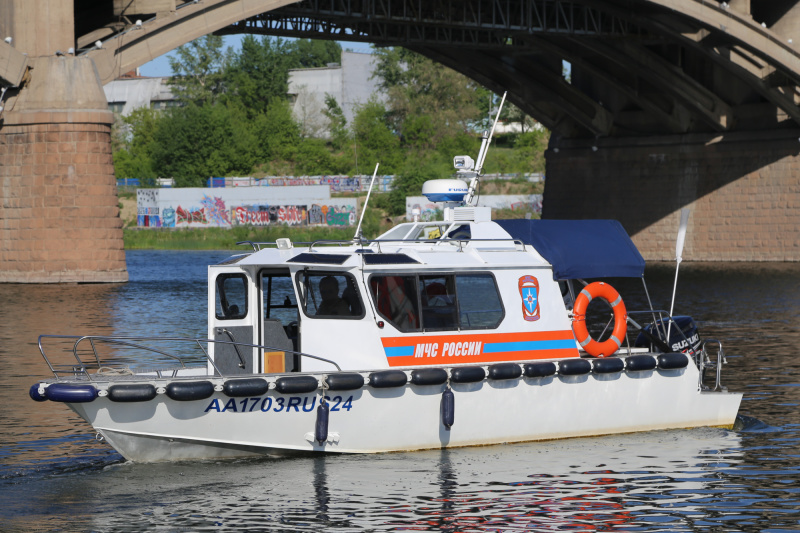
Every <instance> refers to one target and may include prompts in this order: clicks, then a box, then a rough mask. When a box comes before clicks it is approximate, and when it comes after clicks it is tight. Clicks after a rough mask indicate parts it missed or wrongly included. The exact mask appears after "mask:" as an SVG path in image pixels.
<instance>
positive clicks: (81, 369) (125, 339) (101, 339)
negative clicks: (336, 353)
mask: <svg viewBox="0 0 800 533" xmlns="http://www.w3.org/2000/svg"><path fill="white" fill-rule="evenodd" d="M45 339H76V341H75V343H74V344H73V346H72V350H71V352H72V355H73V356H74V357H75V360H76V361H77V363H78V365H77V366H76V367H73V368H72V370H71V372H72V373H73V374H78V373H81V374H84V375H85V376H86V377H87V379H89V380H90V381H93V378H92V375H91V374H89V372H88V370H87V368H89V366H88V365H87V364H86V362H85V361H83V360H82V359H81V357H80V356H79V355H78V349H79V346H80V343H82V342H83V341H88V342H89V344H90V346H91V347H92V348H91V353H92V355H93V357H94V360H95V363H96V365H97V367H98V368H100V367H101V366H102V363H101V361H100V356H99V354H98V351H97V346H96V344H95V343H96V342H97V343H107V344H115V345H120V346H128V347H131V348H136V349H140V350H143V351H145V352H151V353H156V354H159V355H163V356H165V357H169V358H171V359H175V360H176V361H178V362H179V363H180V365H181V368H186V365H185V363H184V358H182V357H181V356H178V355H174V354H171V353H169V352H165V351H163V350H160V349H158V348H156V347H153V346H147V345H144V344H141V343H139V342H130V341H160V342H187V343H192V344H197V346H198V348H199V349H200V351H201V352H202V353H203V355H204V356H205V358H206V360H207V361H208V363H210V364H211V366H212V367H213V368H214V371H215V373H216V374H218V375H219V376H221V377H225V374H223V373H222V372H221V371H220V369H219V368H218V367H217V365H216V364H215V363H214V360H213V358H212V357H211V356H210V355H209V353H208V351H207V350H206V349H205V348H204V347H203V343H215V344H228V345H233V346H234V349H235V350H236V351H237V355H239V357H240V360H242V359H241V354H240V353H239V350H238V347H240V346H244V347H249V348H257V349H261V350H267V351H280V352H287V353H291V354H295V355H299V356H301V357H308V358H310V359H315V360H317V361H322V362H324V363H328V364H331V365H333V366H334V367H335V368H336V370H337V371H340V372H341V370H342V369H341V367H340V366H339V365H338V364H337V363H336V362H335V361H332V360H330V359H326V358H324V357H319V356H316V355H311V354H307V353H303V352H298V351H295V350H287V349H284V348H278V347H275V346H266V345H263V344H250V343H245V342H236V341H224V340H215V339H197V338H191V337H139V336H117V337H109V336H105V335H39V339H38V346H39V352H40V353H41V354H42V357H43V358H44V360H45V363H46V364H47V366H48V367H49V368H50V371H51V372H52V373H53V376H55V378H56V379H59V373H61V374H64V373H66V371H62V370H57V369H56V367H55V366H54V365H53V364H52V363H51V361H50V358H49V357H48V356H47V354H46V353H45V347H44V344H43V341H44V340H45Z"/></svg>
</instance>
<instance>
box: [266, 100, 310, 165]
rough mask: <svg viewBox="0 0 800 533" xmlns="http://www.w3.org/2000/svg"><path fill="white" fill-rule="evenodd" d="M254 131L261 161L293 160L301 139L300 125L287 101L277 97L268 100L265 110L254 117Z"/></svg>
mask: <svg viewBox="0 0 800 533" xmlns="http://www.w3.org/2000/svg"><path fill="white" fill-rule="evenodd" d="M254 132H255V136H256V140H257V142H258V151H257V153H258V157H259V159H260V160H261V161H270V160H275V159H285V160H294V156H295V154H296V152H297V147H298V146H299V145H300V140H301V138H300V126H299V125H298V124H297V122H295V120H294V117H293V116H292V109H291V107H289V103H288V102H286V101H285V100H277V99H276V100H273V101H272V102H270V104H269V106H268V107H267V109H266V111H265V112H264V113H262V114H260V115H258V116H257V117H256V119H255V121H254Z"/></svg>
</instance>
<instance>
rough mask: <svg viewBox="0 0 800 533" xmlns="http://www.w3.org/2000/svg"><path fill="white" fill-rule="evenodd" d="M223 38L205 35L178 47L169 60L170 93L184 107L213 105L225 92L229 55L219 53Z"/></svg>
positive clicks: (229, 53) (221, 51)
mask: <svg viewBox="0 0 800 533" xmlns="http://www.w3.org/2000/svg"><path fill="white" fill-rule="evenodd" d="M222 45H223V44H222V37H220V36H218V35H206V36H204V37H200V38H199V39H195V40H194V41H192V42H190V43H188V44H185V45H183V46H179V47H178V48H177V49H176V50H175V53H176V56H175V57H170V58H169V66H170V68H171V69H172V78H170V80H169V82H168V83H169V84H170V85H171V86H172V92H173V93H174V94H175V96H176V97H177V98H178V100H180V101H181V102H182V103H184V104H188V103H194V104H197V105H200V106H202V105H203V104H206V103H214V102H216V101H217V100H218V99H219V97H220V96H221V95H222V94H223V93H224V92H225V90H226V83H225V80H226V73H225V68H226V66H227V63H228V62H229V60H230V57H231V54H232V52H230V50H229V51H228V53H225V52H224V51H223V49H222Z"/></svg>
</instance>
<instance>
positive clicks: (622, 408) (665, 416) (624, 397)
mask: <svg viewBox="0 0 800 533" xmlns="http://www.w3.org/2000/svg"><path fill="white" fill-rule="evenodd" d="M697 383H698V371H697V369H696V368H695V367H694V366H691V365H690V366H689V367H688V368H686V369H681V370H654V371H643V372H631V373H626V372H622V373H615V374H588V375H584V376H561V375H556V376H552V377H547V378H534V379H529V378H520V379H511V380H503V381H488V380H487V381H483V382H480V383H474V384H456V383H454V384H452V390H453V393H454V396H455V421H454V424H453V427H452V428H451V429H449V430H447V429H446V428H445V427H444V426H443V425H442V422H441V413H440V402H441V397H442V391H443V390H444V386H443V385H442V386H415V385H406V386H404V387H398V388H389V389H373V388H370V387H364V388H362V389H360V390H356V391H339V392H329V393H328V396H329V397H330V398H331V401H330V402H329V405H330V406H331V413H330V422H329V440H328V442H326V443H325V444H324V445H319V444H318V443H316V442H313V443H311V442H309V441H308V440H307V438H308V435H309V434H313V432H314V425H315V421H316V416H317V414H316V408H317V406H318V399H319V391H318V392H317V393H308V394H297V395H291V394H287V395H282V394H279V393H277V392H275V391H274V390H271V391H270V392H269V394H268V395H265V396H261V397H259V398H258V399H244V398H228V397H227V396H225V395H224V394H222V393H215V394H214V396H212V397H211V398H209V399H207V400H197V401H188V402H177V401H173V400H171V399H169V398H167V397H166V396H164V395H159V396H158V397H157V398H156V399H155V400H153V401H150V402H141V403H114V402H111V401H109V400H108V399H107V398H97V399H96V400H95V401H93V402H91V403H81V404H72V405H71V407H72V408H73V409H75V410H76V412H78V414H80V415H81V416H83V417H84V418H85V419H86V420H87V421H88V422H89V423H90V424H92V425H93V426H94V427H95V429H97V430H98V431H99V432H100V433H101V434H103V435H104V436H105V437H106V439H107V440H108V442H109V443H110V444H111V445H112V446H114V447H115V448H116V449H117V450H118V451H119V452H120V453H121V454H122V455H123V456H124V457H125V458H126V459H129V460H133V461H138V462H157V461H170V460H183V459H198V458H215V457H240V456H247V455H253V454H256V455H258V454H285V453H292V452H312V451H317V452H338V453H374V452H390V451H405V450H418V449H426V448H442V447H450V446H471V445H485V444H497V443H505V442H520V441H534V440H548V439H562V438H569V437H581V436H596V435H608V434H615V433H630V432H636V431H649V430H658V429H674V428H688V427H699V426H732V425H733V423H734V421H735V417H736V413H737V411H738V408H739V403H740V402H741V397H742V396H741V394H738V393H709V392H699V391H698V390H697ZM337 396H338V397H341V399H340V400H337V398H336V397H337ZM350 397H352V400H351V401H350V403H349V404H347V403H346V401H347V400H348V399H349V398H350ZM291 398H297V399H296V400H292V399H291ZM215 400H216V404H215ZM232 401H233V403H231V402H232ZM281 402H282V407H280V406H279V403H281ZM214 405H216V408H214V407H213V406H214ZM226 405H228V409H227V410H225V411H224V412H217V409H219V410H220V411H222V410H223V409H224V406H226ZM232 405H236V411H235V412H234V410H233V408H232V407H231V406H232ZM287 405H292V408H291V409H289V410H288V412H287ZM347 405H349V406H350V409H349V410H347V409H345V407H346V406H347ZM210 406H212V408H211V409H209V407H210ZM262 407H268V409H266V412H262V410H261V408H262ZM279 407H280V409H279ZM304 407H305V410H304ZM242 408H244V409H242ZM336 408H338V410H335V409H336ZM250 409H252V411H251V410H250ZM242 410H244V411H245V412H242ZM276 410H277V411H278V412H276Z"/></svg>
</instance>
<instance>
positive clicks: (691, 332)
mask: <svg viewBox="0 0 800 533" xmlns="http://www.w3.org/2000/svg"><path fill="white" fill-rule="evenodd" d="M672 320H673V321H674V323H673V324H672V331H670V335H669V342H668V343H667V344H668V345H669V348H670V351H672V352H684V353H686V354H688V355H691V356H693V355H694V354H695V352H697V351H698V350H700V344H701V343H700V334H699V333H698V332H697V325H695V323H694V319H693V318H692V317H690V316H675V317H672ZM676 325H677V328H676V327H675V326H676ZM668 327H669V320H668V319H666V318H665V319H663V320H659V321H658V327H656V328H654V327H653V324H648V325H646V326H645V327H644V331H646V332H647V333H649V334H651V335H652V336H653V337H655V338H657V339H658V340H660V341H664V339H665V337H666V336H667V335H666V334H667V329H668ZM649 345H650V339H649V338H648V335H646V334H645V333H639V336H638V337H636V342H635V343H634V346H649Z"/></svg>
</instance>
